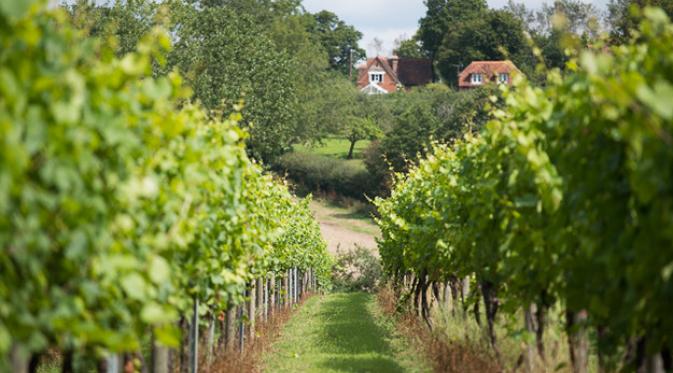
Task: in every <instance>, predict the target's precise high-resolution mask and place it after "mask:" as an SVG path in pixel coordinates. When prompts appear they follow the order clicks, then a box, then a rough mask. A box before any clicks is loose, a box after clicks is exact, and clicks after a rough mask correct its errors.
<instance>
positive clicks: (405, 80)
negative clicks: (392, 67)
mask: <svg viewBox="0 0 673 373" xmlns="http://www.w3.org/2000/svg"><path fill="white" fill-rule="evenodd" d="M432 76H433V73H432V61H431V60H429V59H424V58H400V59H399V60H398V66H397V78H398V79H399V81H400V82H401V83H402V84H403V85H404V86H405V87H415V86H420V85H425V84H428V83H432Z"/></svg>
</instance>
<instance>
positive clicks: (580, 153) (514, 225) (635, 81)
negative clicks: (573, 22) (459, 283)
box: [376, 8, 673, 371]
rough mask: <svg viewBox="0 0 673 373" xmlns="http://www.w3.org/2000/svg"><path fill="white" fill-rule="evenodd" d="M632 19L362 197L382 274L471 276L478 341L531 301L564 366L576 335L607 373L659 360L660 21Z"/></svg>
mask: <svg viewBox="0 0 673 373" xmlns="http://www.w3.org/2000/svg"><path fill="white" fill-rule="evenodd" d="M645 14H646V18H645V20H644V21H643V23H642V24H641V25H640V31H639V34H638V36H637V37H636V39H634V40H633V41H632V43H630V44H628V45H622V46H615V47H611V48H610V49H609V53H599V52H592V51H583V52H581V53H580V54H579V55H578V57H577V58H575V59H573V60H571V61H570V62H569V64H568V70H569V71H568V72H567V73H565V74H563V75H561V73H560V72H559V71H557V70H553V71H551V72H550V73H549V75H548V77H547V84H546V85H545V86H544V87H534V86H531V85H530V84H529V83H528V82H526V81H525V80H523V79H522V80H521V81H520V82H519V83H518V84H517V85H516V86H515V87H514V88H512V89H508V88H505V87H503V99H504V101H505V107H504V108H503V109H497V110H494V112H493V113H492V115H493V119H492V120H491V121H490V122H489V123H488V124H487V127H486V128H485V129H484V131H483V132H482V133H481V134H479V135H478V136H474V137H467V138H465V139H464V140H462V141H459V142H457V143H456V144H454V145H452V146H437V147H436V148H435V149H434V153H433V154H431V155H430V156H428V158H427V159H425V160H423V161H422V162H421V163H420V164H419V165H418V166H417V167H416V168H415V169H413V170H412V171H411V172H410V173H409V175H408V176H406V177H403V176H400V177H399V178H398V181H397V184H396V187H395V189H394V191H393V193H392V195H391V197H390V198H388V199H378V200H377V201H376V205H377V206H378V209H379V212H380V218H379V219H378V224H379V226H380V227H381V230H382V232H383V236H382V239H381V240H380V243H379V247H380V251H381V256H382V259H383V262H384V266H385V268H386V270H387V271H388V273H389V274H390V275H392V276H393V277H394V278H397V279H398V280H400V281H401V279H402V278H403V276H405V275H408V274H413V275H414V276H415V278H417V284H420V285H423V284H424V283H443V282H446V281H451V280H452V279H456V278H465V277H470V278H473V279H475V281H476V283H477V284H478V285H479V289H480V292H481V296H482V297H483V304H484V306H485V308H486V310H485V314H486V317H487V320H488V322H489V325H488V329H489V331H490V333H489V335H490V339H491V342H492V344H493V346H494V347H497V345H496V339H495V333H494V331H493V322H494V319H495V317H496V315H497V314H498V313H505V314H508V315H512V316H513V315H517V314H520V312H521V311H522V310H528V309H529V307H530V305H531V304H534V305H536V309H537V310H538V311H537V313H538V317H539V320H538V321H540V322H539V323H538V324H539V328H544V325H545V322H544V321H545V319H544V317H545V314H546V313H547V312H549V311H550V310H551V309H552V307H554V306H556V305H560V306H561V307H563V309H564V310H565V315H566V317H565V318H566V322H567V333H568V336H569V337H570V340H571V346H570V347H571V353H572V354H575V355H574V357H573V364H574V368H575V369H576V371H582V370H581V369H579V367H578V365H582V364H583V363H584V364H586V361H584V362H582V361H577V360H578V359H579V358H578V357H577V356H579V355H578V351H574V350H573V349H575V348H578V346H577V344H573V341H576V339H577V337H581V334H582V333H584V331H586V330H593V331H595V333H592V334H591V336H592V338H591V340H592V341H593V342H594V346H595V347H596V349H597V351H598V355H599V359H600V364H601V365H604V366H605V367H607V368H608V370H610V369H615V367H617V366H626V367H640V366H642V364H644V360H645V359H646V358H647V357H649V356H652V355H654V354H659V353H661V356H663V357H664V364H669V365H670V363H671V362H670V357H671V354H670V351H671V348H673V341H672V340H671V335H673V318H671V317H670V311H671V309H673V303H672V300H673V279H672V278H671V274H673V250H672V249H671V248H672V247H673V242H672V236H671V233H670V232H671V229H673V224H672V223H673V207H672V206H673V197H672V196H673V172H672V171H671V170H673V168H672V167H671V163H672V162H673V147H672V146H671V145H672V141H673V140H672V139H673V137H671V132H672V130H673V105H671V102H673V25H672V24H671V23H670V20H668V19H667V17H666V16H665V14H664V13H663V12H662V11H661V10H658V9H652V8H650V9H648V10H647V11H646V12H645ZM426 287H427V285H426ZM543 333H544V329H542V330H538V331H537V335H538V348H539V350H540V354H541V355H544V346H543V340H542V336H543ZM667 369H671V368H670V367H669V368H667Z"/></svg>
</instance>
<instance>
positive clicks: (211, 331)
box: [206, 312, 217, 369]
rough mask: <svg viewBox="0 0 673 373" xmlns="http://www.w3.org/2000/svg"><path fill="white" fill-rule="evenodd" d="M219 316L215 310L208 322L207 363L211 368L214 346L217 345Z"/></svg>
mask: <svg viewBox="0 0 673 373" xmlns="http://www.w3.org/2000/svg"><path fill="white" fill-rule="evenodd" d="M216 321H217V318H216V317H215V314H214V313H213V312H211V313H210V320H209V323H208V335H207V336H206V348H207V349H208V350H207V351H206V365H207V366H208V369H210V365H211V364H212V363H213V346H214V345H215V324H216Z"/></svg>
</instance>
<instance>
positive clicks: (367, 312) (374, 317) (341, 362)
mask: <svg viewBox="0 0 673 373" xmlns="http://www.w3.org/2000/svg"><path fill="white" fill-rule="evenodd" d="M420 356H421V355H420V353H419V352H417V351H415V350H414V349H412V348H411V347H410V346H409V344H408V343H406V341H405V339H404V337H402V336H401V335H400V334H398V333H396V332H395V330H394V325H393V322H392V321H391V320H390V319H389V318H387V317H385V316H383V315H382V314H381V312H380V310H379V308H378V305H377V304H376V299H375V298H374V297H373V296H372V295H369V294H364V293H336V294H328V295H324V296H315V297H313V298H311V299H309V300H308V301H307V302H306V303H305V304H304V305H303V306H302V307H301V309H299V310H298V311H297V313H296V314H295V315H294V316H293V317H292V319H291V320H290V321H289V322H288V323H287V324H286V326H285V327H284V330H283V332H282V335H281V337H280V339H279V340H278V342H276V343H275V344H274V345H273V348H272V352H271V353H270V354H269V355H267V356H266V357H265V359H264V362H265V370H264V371H265V372H269V373H276V372H278V373H282V372H301V373H303V372H386V373H395V372H429V371H430V369H429V368H428V366H427V365H426V364H424V362H423V359H422V358H421V357H420Z"/></svg>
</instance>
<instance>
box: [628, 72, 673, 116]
mask: <svg viewBox="0 0 673 373" xmlns="http://www.w3.org/2000/svg"><path fill="white" fill-rule="evenodd" d="M636 94H637V95H638V98H639V99H640V101H642V102H643V103H644V104H645V105H647V106H648V107H649V108H650V109H652V110H653V111H654V112H655V113H657V114H658V115H661V116H662V117H664V118H665V119H668V120H671V119H673V105H672V104H671V102H673V85H671V84H669V83H668V82H666V81H663V80H660V81H657V82H656V83H655V84H654V87H653V89H652V88H650V87H649V86H647V85H646V84H642V85H640V86H639V87H638V89H637V91H636Z"/></svg>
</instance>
